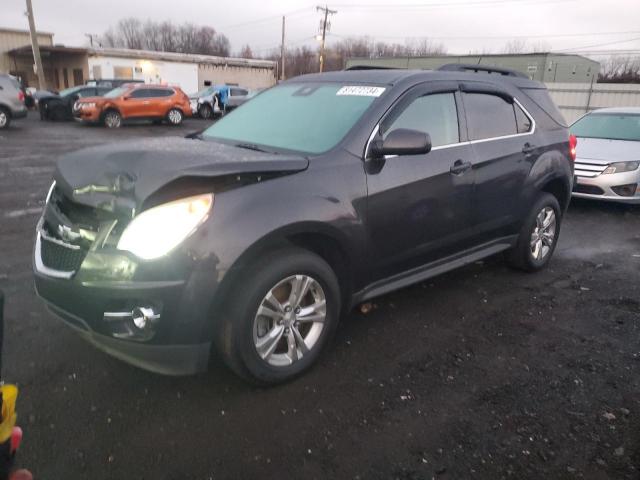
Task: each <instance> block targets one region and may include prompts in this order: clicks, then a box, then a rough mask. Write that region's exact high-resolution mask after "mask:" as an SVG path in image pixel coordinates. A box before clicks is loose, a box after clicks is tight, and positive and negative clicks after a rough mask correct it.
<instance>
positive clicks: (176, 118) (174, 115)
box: [166, 108, 184, 127]
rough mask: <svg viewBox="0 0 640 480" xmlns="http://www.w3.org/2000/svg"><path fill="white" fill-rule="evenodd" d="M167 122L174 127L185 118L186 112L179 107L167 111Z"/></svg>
mask: <svg viewBox="0 0 640 480" xmlns="http://www.w3.org/2000/svg"><path fill="white" fill-rule="evenodd" d="M166 120H167V123H168V124H169V125H171V126H173V127H177V126H178V125H180V124H181V123H182V120H184V113H182V110H180V109H179V108H172V109H171V110H169V111H168V112H167V116H166Z"/></svg>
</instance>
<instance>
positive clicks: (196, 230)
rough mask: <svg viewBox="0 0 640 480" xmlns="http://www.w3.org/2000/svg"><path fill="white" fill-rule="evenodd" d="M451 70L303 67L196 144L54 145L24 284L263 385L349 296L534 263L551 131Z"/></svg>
mask: <svg viewBox="0 0 640 480" xmlns="http://www.w3.org/2000/svg"><path fill="white" fill-rule="evenodd" d="M448 68H449V69H448V70H443V71H407V70H379V71H374V70H370V71H346V72H331V73H325V74H314V75H306V76H302V77H298V78H294V79H291V80H288V81H286V82H283V83H281V84H280V85H278V86H277V87H274V88H271V89H269V90H268V91H265V92H263V93H262V94H260V95H258V96H256V97H255V98H254V99H253V100H252V101H251V102H248V103H247V104H246V105H244V106H243V107H242V108H240V109H238V110H236V111H234V112H233V113H231V114H229V115H227V116H225V117H223V118H222V119H221V120H220V121H218V122H216V123H215V124H213V125H212V126H211V127H210V128H208V129H207V130H205V131H204V132H203V133H202V134H201V135H196V136H194V137H195V139H186V138H182V139H180V138H175V137H174V138H156V139H149V138H145V139H139V140H133V141H128V142H119V143H117V144H113V145H101V146H98V147H93V148H89V149H86V150H81V151H78V152H75V153H72V154H68V155H66V156H65V157H64V158H62V159H61V160H60V161H59V162H58V164H57V168H56V171H55V174H54V183H53V185H52V186H51V189H50V191H49V194H48V195H47V201H46V207H45V210H44V213H43V216H42V218H41V219H40V222H39V223H38V226H37V231H36V240H35V249H34V269H35V284H36V288H37V292H38V294H39V295H40V297H42V298H43V299H44V300H45V302H46V303H47V304H48V306H49V307H50V309H51V310H52V311H53V312H54V313H56V314H57V315H59V316H60V317H62V319H63V320H64V321H65V322H67V323H68V324H70V325H72V326H73V327H74V328H75V329H76V330H77V331H78V332H79V333H80V334H81V335H82V336H83V337H85V338H86V339H87V340H89V341H90V342H92V343H93V344H94V345H96V346H97V347H99V348H101V349H103V350H105V351H106V352H108V353H110V354H112V355H115V356H116V357H118V358H120V359H123V360H126V361H128V362H131V363H133V364H135V365H138V366H140V367H143V368H147V369H149V370H153V371H156V372H161V373H167V374H186V373H194V372H197V371H201V370H203V369H206V367H207V365H208V362H209V358H210V355H211V353H212V351H216V352H217V353H218V354H219V355H220V357H222V358H223V359H224V361H225V362H226V364H227V365H228V366H229V367H230V368H232V369H233V370H234V371H235V372H237V373H238V374H239V375H241V376H243V377H244V378H247V379H249V380H251V381H254V382H256V383H259V384H273V383H278V382H282V381H286V380H289V379H291V378H293V377H295V376H296V375H298V374H300V373H302V372H303V371H305V370H307V369H308V368H309V367H310V366H311V365H312V364H313V363H314V362H315V361H316V360H317V359H318V356H319V354H320V352H321V350H322V349H323V347H325V345H326V344H327V342H328V341H329V339H330V337H331V335H332V334H333V332H334V331H335V329H336V326H337V323H338V320H339V317H340V316H341V314H342V313H344V312H345V311H347V310H348V309H349V308H350V307H352V306H354V305H357V304H359V303H361V302H364V301H367V300H369V299H371V298H374V297H377V296H379V295H383V294H385V293H387V292H390V291H392V290H395V289H398V288H402V287H405V286H407V285H410V284H412V283H416V282H421V281H423V280H425V279H427V278H430V277H432V276H434V275H438V274H440V273H443V272H445V271H448V270H451V269H454V268H457V267H460V266H462V265H465V264H467V263H470V262H475V261H477V260H479V259H481V258H483V257H487V256H489V255H494V254H496V253H498V252H506V253H507V258H508V260H509V262H510V264H511V265H514V266H516V267H518V268H521V269H524V270H527V271H537V270H540V269H542V268H544V267H545V266H546V265H547V264H548V263H549V261H550V259H551V256H552V254H553V251H554V249H555V247H556V244H557V241H558V235H559V233H560V226H561V222H562V217H563V214H564V212H565V209H566V208H567V205H568V203H569V199H570V196H571V187H572V179H573V151H572V145H574V143H572V142H573V141H572V140H570V137H569V131H568V128H567V127H566V125H564V124H563V123H562V122H563V120H562V117H561V115H560V113H559V112H558V111H557V109H556V108H555V106H554V105H553V103H552V102H551V100H550V98H549V94H548V92H547V90H546V89H545V87H544V85H543V84H541V83H538V82H535V81H532V80H529V79H528V78H526V77H523V76H522V75H521V74H518V73H515V72H511V71H508V70H502V69H497V68H492V67H478V66H473V67H471V68H473V69H474V70H480V71H487V70H488V71H489V72H491V73H493V74H492V75H487V74H481V73H470V72H468V71H467V67H465V66H459V65H457V66H454V67H451V66H450V67H448ZM372 361H380V359H376V358H373V359H372Z"/></svg>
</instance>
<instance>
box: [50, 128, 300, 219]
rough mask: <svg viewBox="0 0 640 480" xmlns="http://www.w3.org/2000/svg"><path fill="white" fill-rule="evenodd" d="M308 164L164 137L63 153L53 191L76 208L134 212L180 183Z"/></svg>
mask: <svg viewBox="0 0 640 480" xmlns="http://www.w3.org/2000/svg"><path fill="white" fill-rule="evenodd" d="M308 165H309V161H308V159H307V158H305V157H303V156H298V155H290V154H274V153H264V152H256V151H252V150H247V149H242V148H237V147H233V146H229V145H224V144H221V143H216V142H210V141H200V140H191V139H186V138H182V137H164V138H152V139H136V140H130V141H124V142H119V143H117V144H108V145H101V146H98V147H91V148H87V149H83V150H79V151H77V152H74V153H71V154H68V155H66V156H64V157H62V158H61V159H60V160H59V161H58V164H57V166H56V171H55V173H54V180H55V181H56V185H57V188H59V189H61V190H62V192H63V193H64V194H65V195H66V196H67V197H68V198H71V199H73V200H74V201H75V202H77V203H82V204H85V205H90V206H93V207H97V208H104V209H107V210H119V211H130V212H131V213H133V212H135V211H138V210H139V209H140V207H141V205H142V204H143V203H144V201H145V199H147V198H148V197H149V196H150V195H151V194H153V193H154V192H156V191H157V190H158V189H160V188H161V187H163V186H164V185H166V184H168V183H170V182H172V181H174V180H177V179H179V178H183V177H200V178H206V177H209V178H213V177H220V176H225V175H230V174H240V173H270V172H273V173H275V172H283V173H293V172H297V171H301V170H304V169H306V168H307V166H308Z"/></svg>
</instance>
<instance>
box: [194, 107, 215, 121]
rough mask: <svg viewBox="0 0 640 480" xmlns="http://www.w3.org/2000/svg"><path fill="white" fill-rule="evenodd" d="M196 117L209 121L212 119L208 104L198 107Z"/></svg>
mask: <svg viewBox="0 0 640 480" xmlns="http://www.w3.org/2000/svg"><path fill="white" fill-rule="evenodd" d="M198 115H200V118H203V119H204V120H210V119H211V118H213V108H211V105H209V104H208V103H203V104H201V105H200V106H199V107H198Z"/></svg>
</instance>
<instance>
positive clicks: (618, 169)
mask: <svg viewBox="0 0 640 480" xmlns="http://www.w3.org/2000/svg"><path fill="white" fill-rule="evenodd" d="M638 167H640V162H617V163H612V164H610V165H609V166H608V167H607V168H606V169H605V171H604V172H602V174H603V175H604V174H606V173H622V172H631V171H633V170H636V169H637V168H638Z"/></svg>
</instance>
